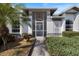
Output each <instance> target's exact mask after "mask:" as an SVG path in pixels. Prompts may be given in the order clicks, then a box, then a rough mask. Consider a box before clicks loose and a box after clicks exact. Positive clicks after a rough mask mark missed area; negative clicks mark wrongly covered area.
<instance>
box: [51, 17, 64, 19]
mask: <svg viewBox="0 0 79 59" xmlns="http://www.w3.org/2000/svg"><path fill="white" fill-rule="evenodd" d="M63 18H64V16H52V19H63Z"/></svg>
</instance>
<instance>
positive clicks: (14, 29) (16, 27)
mask: <svg viewBox="0 0 79 59" xmlns="http://www.w3.org/2000/svg"><path fill="white" fill-rule="evenodd" d="M19 32H20V24H19V23H18V22H17V23H16V24H13V25H12V33H15V34H17V33H19Z"/></svg>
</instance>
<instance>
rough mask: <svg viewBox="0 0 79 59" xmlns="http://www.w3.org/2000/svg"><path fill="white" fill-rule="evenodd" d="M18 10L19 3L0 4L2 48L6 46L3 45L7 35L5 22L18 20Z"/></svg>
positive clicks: (13, 22) (12, 22)
mask: <svg viewBox="0 0 79 59" xmlns="http://www.w3.org/2000/svg"><path fill="white" fill-rule="evenodd" d="M21 7H22V6H21ZM20 10H22V8H20V5H17V4H15V5H14V4H8V3H2V4H0V37H1V38H2V40H3V43H4V48H5V47H6V46H5V45H6V42H7V35H8V33H9V30H8V28H7V27H6V24H7V23H10V24H15V23H16V22H17V21H19V14H21V13H20ZM22 14H23V13H22ZM24 17H25V16H24ZM22 18H23V17H22ZM26 21H27V20H26Z"/></svg>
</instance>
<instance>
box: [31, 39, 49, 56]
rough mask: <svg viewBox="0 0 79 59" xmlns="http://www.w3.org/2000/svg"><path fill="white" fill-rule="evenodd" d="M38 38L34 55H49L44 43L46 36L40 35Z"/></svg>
mask: <svg viewBox="0 0 79 59" xmlns="http://www.w3.org/2000/svg"><path fill="white" fill-rule="evenodd" d="M36 39H37V41H36V43H35V46H34V49H33V53H32V56H49V53H48V52H47V51H46V48H45V45H44V38H42V37H40V38H36Z"/></svg>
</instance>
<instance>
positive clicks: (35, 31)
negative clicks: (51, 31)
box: [35, 21, 44, 37]
mask: <svg viewBox="0 0 79 59" xmlns="http://www.w3.org/2000/svg"><path fill="white" fill-rule="evenodd" d="M37 23H42V26H43V29H42V30H41V31H42V32H43V34H42V36H37V32H36V31H39V30H37V29H36V26H37ZM35 37H44V21H35Z"/></svg>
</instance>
